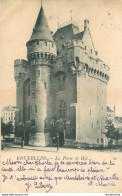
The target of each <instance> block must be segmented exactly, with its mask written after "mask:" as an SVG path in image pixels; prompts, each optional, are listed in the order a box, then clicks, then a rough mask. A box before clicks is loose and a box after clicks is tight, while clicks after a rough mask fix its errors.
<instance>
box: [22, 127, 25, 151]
mask: <svg viewBox="0 0 122 196" xmlns="http://www.w3.org/2000/svg"><path fill="white" fill-rule="evenodd" d="M22 129H23V133H22V138H21V147H22V148H23V147H24V143H25V124H24V123H22Z"/></svg>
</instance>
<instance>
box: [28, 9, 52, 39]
mask: <svg viewBox="0 0 122 196" xmlns="http://www.w3.org/2000/svg"><path fill="white" fill-rule="evenodd" d="M35 39H44V40H52V41H53V37H52V35H51V32H50V28H49V26H48V22H47V19H46V16H45V13H44V10H43V7H42V6H41V9H40V12H39V15H38V18H37V21H36V24H35V27H34V29H33V33H32V35H31V39H30V40H35Z"/></svg>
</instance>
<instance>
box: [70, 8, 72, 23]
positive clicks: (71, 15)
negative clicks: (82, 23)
mask: <svg viewBox="0 0 122 196" xmlns="http://www.w3.org/2000/svg"><path fill="white" fill-rule="evenodd" d="M70 14H71V21H72V10H70Z"/></svg>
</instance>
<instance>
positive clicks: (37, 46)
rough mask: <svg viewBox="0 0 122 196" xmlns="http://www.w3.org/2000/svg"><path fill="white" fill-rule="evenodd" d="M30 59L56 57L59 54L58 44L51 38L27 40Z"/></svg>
mask: <svg viewBox="0 0 122 196" xmlns="http://www.w3.org/2000/svg"><path fill="white" fill-rule="evenodd" d="M26 46H27V58H28V61H29V62H30V61H32V60H34V59H35V60H36V59H45V58H46V59H49V60H51V59H54V58H56V56H57V50H56V44H55V42H54V41H50V40H41V39H38V40H31V41H29V42H27V44H26Z"/></svg>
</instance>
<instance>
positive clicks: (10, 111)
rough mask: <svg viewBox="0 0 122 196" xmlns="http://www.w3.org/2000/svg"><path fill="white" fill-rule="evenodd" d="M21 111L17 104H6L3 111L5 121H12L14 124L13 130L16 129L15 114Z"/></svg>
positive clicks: (2, 115) (2, 116) (6, 122)
mask: <svg viewBox="0 0 122 196" xmlns="http://www.w3.org/2000/svg"><path fill="white" fill-rule="evenodd" d="M17 112H19V109H18V108H16V106H11V105H9V106H5V107H4V108H3V109H2V111H1V118H2V121H3V123H5V124H8V123H9V122H11V124H12V126H13V132H14V131H15V114H16V113H17Z"/></svg>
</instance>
